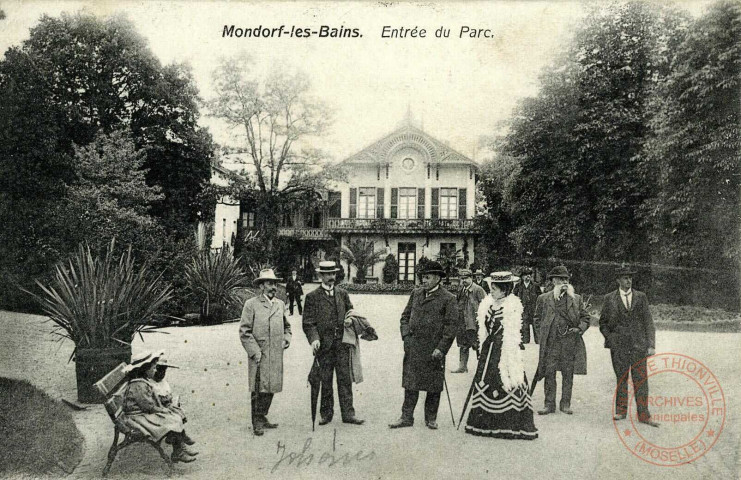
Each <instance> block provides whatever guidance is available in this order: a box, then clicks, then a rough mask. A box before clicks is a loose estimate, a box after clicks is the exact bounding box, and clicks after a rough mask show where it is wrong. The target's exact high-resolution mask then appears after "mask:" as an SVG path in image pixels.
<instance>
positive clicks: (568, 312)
mask: <svg viewBox="0 0 741 480" xmlns="http://www.w3.org/2000/svg"><path fill="white" fill-rule="evenodd" d="M548 278H549V279H552V280H553V290H552V291H550V292H545V293H542V294H540V296H539V297H538V300H537V302H536V304H535V313H534V315H533V323H534V325H535V327H536V331H537V332H538V338H539V339H540V352H539V359H538V371H537V373H536V378H544V379H545V381H544V385H543V388H544V390H545V408H544V409H543V410H538V415H548V414H550V413H554V412H555V411H556V372H557V371H559V370H560V371H561V382H562V384H561V403H560V410H561V411H562V412H563V413H566V414H568V415H571V414H573V413H574V412H573V411H572V410H571V389H572V387H573V385H574V374H576V375H586V374H587V348H586V346H585V345H584V339H583V338H582V335H584V332H586V331H587V329H588V328H589V320H590V317H589V313H588V312H587V309H586V307H585V306H584V301H583V300H582V298H581V295H577V294H576V293H574V287H573V286H572V285H571V284H570V283H569V278H570V275H569V271H568V270H567V269H566V267H564V266H563V265H560V266H557V267H554V268H553V269H552V270H551V271H550V272H549V273H548Z"/></svg>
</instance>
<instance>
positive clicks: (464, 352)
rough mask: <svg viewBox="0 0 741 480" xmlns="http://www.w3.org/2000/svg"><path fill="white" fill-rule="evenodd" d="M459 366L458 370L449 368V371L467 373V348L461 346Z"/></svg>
mask: <svg viewBox="0 0 741 480" xmlns="http://www.w3.org/2000/svg"><path fill="white" fill-rule="evenodd" d="M460 362H461V364H460V366H459V367H458V370H451V371H450V373H467V372H468V348H464V347H461V354H460Z"/></svg>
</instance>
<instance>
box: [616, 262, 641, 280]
mask: <svg viewBox="0 0 741 480" xmlns="http://www.w3.org/2000/svg"><path fill="white" fill-rule="evenodd" d="M635 274H636V271H635V270H633V269H632V268H630V267H629V266H627V265H625V264H623V265H621V266H620V267H619V268H618V269H617V270H615V278H617V277H622V276H624V275H627V276H629V277H630V276H633V275H635Z"/></svg>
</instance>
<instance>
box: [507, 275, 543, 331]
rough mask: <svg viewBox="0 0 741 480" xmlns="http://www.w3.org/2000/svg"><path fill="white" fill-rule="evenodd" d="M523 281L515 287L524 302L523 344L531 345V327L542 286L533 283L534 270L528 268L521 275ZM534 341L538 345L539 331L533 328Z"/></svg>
mask: <svg viewBox="0 0 741 480" xmlns="http://www.w3.org/2000/svg"><path fill="white" fill-rule="evenodd" d="M520 277H521V278H522V280H521V281H520V283H518V284H517V285H515V288H514V290H513V292H514V294H515V295H517V296H518V297H520V301H521V302H522V343H530V326H531V325H533V314H534V313H535V302H537V301H538V297H539V296H540V293H541V292H540V285H538V284H537V283H535V282H534V281H533V269H532V268H530V267H526V268H524V269H522V272H521V273H520ZM533 339H534V340H535V343H538V331H537V330H536V329H535V327H534V326H533Z"/></svg>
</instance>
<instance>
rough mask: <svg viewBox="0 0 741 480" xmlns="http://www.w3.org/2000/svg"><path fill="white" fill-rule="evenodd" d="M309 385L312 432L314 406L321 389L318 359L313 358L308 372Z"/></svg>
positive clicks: (312, 428) (314, 415)
mask: <svg viewBox="0 0 741 480" xmlns="http://www.w3.org/2000/svg"><path fill="white" fill-rule="evenodd" d="M309 385H310V386H311V431H312V432H313V431H314V428H315V423H316V404H317V402H318V400H319V392H320V391H321V388H322V375H321V367H320V366H319V359H317V358H316V356H314V363H313V364H312V366H311V370H310V371H309Z"/></svg>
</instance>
